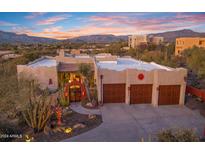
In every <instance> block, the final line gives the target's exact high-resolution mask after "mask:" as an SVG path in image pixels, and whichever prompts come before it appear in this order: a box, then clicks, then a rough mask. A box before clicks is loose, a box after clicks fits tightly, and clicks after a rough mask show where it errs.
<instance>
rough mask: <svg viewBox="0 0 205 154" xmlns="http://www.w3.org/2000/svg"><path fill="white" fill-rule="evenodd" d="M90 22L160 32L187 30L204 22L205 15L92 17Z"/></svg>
mask: <svg viewBox="0 0 205 154" xmlns="http://www.w3.org/2000/svg"><path fill="white" fill-rule="evenodd" d="M90 20H91V21H94V22H96V23H97V24H98V25H100V24H101V25H113V26H116V25H124V26H130V27H135V28H137V29H140V30H141V31H160V30H170V29H173V30H174V29H179V28H189V27H192V26H195V25H197V24H198V25H199V24H202V23H204V22H205V14H187V13H180V14H177V15H176V16H171V17H170V16H168V17H159V18H138V16H92V17H90Z"/></svg>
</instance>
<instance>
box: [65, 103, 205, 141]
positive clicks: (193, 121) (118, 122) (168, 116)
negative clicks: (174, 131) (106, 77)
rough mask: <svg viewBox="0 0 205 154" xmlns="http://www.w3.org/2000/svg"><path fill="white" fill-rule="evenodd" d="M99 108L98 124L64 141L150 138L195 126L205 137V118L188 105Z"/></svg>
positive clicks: (119, 105) (107, 105) (110, 106)
mask: <svg viewBox="0 0 205 154" xmlns="http://www.w3.org/2000/svg"><path fill="white" fill-rule="evenodd" d="M100 111H101V114H102V118H103V123H102V124H101V125H100V126H99V127H97V128H95V129H93V130H91V131H88V132H86V133H83V134H81V135H78V136H75V137H72V138H70V139H67V140H65V141H81V142H85V141H87V142H89V141H90V142H104V141H107V142H109V141H110V142H120V141H122V142H123V141H124V142H127V141H140V140H141V138H144V141H149V140H150V138H156V134H157V133H158V132H159V131H160V130H163V129H167V128H193V129H196V131H197V133H198V134H199V135H200V136H202V135H203V131H204V127H205V118H204V117H202V116H201V115H200V114H199V112H198V111H196V110H195V111H193V110H190V109H188V108H187V107H185V106H184V107H180V106H160V107H153V106H151V105H144V104H143V105H126V104H105V105H104V106H103V107H101V109H100Z"/></svg>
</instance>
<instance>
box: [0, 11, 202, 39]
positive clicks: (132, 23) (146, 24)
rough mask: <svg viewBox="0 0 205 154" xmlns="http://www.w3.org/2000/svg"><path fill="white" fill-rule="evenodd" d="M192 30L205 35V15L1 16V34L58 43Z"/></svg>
mask: <svg viewBox="0 0 205 154" xmlns="http://www.w3.org/2000/svg"><path fill="white" fill-rule="evenodd" d="M180 29H191V30H194V31H197V32H205V12H204V13H200V12H197V13H183V12H180V13H144V12H139V13H94V12H92V13H89V12H86V13H85V12H84V13H83V12H81V13H80V12H79V13H77V12H76V13H71V12H69V13H63V12H62V13H61V12H58V13H55V12H49V13H46V12H33V13H32V12H18V13H15V12H11V13H9V12H8V13H6V12H5V13H4V12H1V13H0V30H2V31H7V32H15V33H17V34H27V35H30V36H39V37H47V38H55V39H67V38H73V37H77V36H84V35H95V34H113V35H132V34H149V33H158V32H164V31H172V30H180Z"/></svg>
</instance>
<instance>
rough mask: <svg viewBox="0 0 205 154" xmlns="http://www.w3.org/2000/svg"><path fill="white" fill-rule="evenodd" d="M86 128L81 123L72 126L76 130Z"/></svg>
mask: <svg viewBox="0 0 205 154" xmlns="http://www.w3.org/2000/svg"><path fill="white" fill-rule="evenodd" d="M85 127H86V126H85V125H84V124H82V123H77V124H75V125H74V126H73V129H78V128H85Z"/></svg>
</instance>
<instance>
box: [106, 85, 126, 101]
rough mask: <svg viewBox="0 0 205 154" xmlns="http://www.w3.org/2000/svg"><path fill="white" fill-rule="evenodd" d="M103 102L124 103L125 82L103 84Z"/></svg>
mask: <svg viewBox="0 0 205 154" xmlns="http://www.w3.org/2000/svg"><path fill="white" fill-rule="evenodd" d="M103 103H125V84H103Z"/></svg>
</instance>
